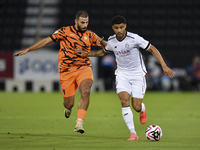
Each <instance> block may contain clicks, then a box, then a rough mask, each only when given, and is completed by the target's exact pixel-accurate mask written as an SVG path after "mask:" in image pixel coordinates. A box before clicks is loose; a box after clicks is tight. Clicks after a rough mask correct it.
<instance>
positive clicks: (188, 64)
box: [0, 0, 200, 92]
mask: <svg viewBox="0 0 200 150" xmlns="http://www.w3.org/2000/svg"><path fill="white" fill-rule="evenodd" d="M199 8H200V1H199V0H1V1H0V25H1V27H0V37H1V40H0V90H1V91H20V92H23V91H35V92H39V91H45V92H51V91H59V90H60V85H59V76H58V73H57V56H58V50H59V43H58V42H57V43H52V44H50V45H49V46H47V47H45V48H43V49H41V50H38V51H35V52H31V53H28V54H27V55H24V56H22V57H18V58H13V54H14V53H15V52H16V51H19V50H22V49H24V48H26V47H28V46H30V45H32V44H33V43H34V42H36V41H37V40H40V39H41V38H45V37H47V36H49V35H50V34H52V33H53V32H54V31H56V30H57V29H58V28H60V27H62V26H68V25H73V24H74V18H75V14H76V12H77V11H78V10H85V11H87V12H88V13H89V16H90V24H89V27H88V28H89V29H90V30H92V31H94V32H95V33H97V34H98V35H99V36H100V37H102V36H104V38H105V39H106V40H107V38H108V37H109V36H110V35H112V34H113V31H112V29H111V19H112V17H113V16H115V15H118V14H120V15H123V16H124V17H125V18H126V19H127V30H128V31H131V32H134V33H137V34H139V35H140V36H142V37H144V38H145V39H147V40H149V41H150V42H151V43H152V44H153V45H154V46H155V47H156V48H157V49H158V50H159V51H160V52H161V54H162V55H163V57H164V59H165V61H166V62H167V64H168V66H169V67H171V68H172V69H173V71H174V72H175V78H174V79H169V78H168V77H166V76H165V75H164V74H163V73H162V70H161V68H160V65H159V64H158V62H157V61H156V60H155V59H154V58H153V57H152V56H151V55H150V53H148V52H144V51H142V50H141V52H142V53H143V56H144V60H145V63H146V66H147V69H148V74H147V76H146V77H147V84H148V89H147V90H162V91H191V90H195V91H200V58H199V56H200V50H199V48H200V42H199V39H200V28H199V26H200V19H199V18H200V9H199ZM92 49H93V50H96V49H97V48H95V47H93V48H92ZM91 61H92V64H93V73H94V79H95V81H94V85H93V87H92V91H107V90H110V91H112V90H115V88H114V75H113V72H114V69H115V67H116V66H115V63H114V61H113V55H112V54H111V55H108V56H106V57H102V58H91Z"/></svg>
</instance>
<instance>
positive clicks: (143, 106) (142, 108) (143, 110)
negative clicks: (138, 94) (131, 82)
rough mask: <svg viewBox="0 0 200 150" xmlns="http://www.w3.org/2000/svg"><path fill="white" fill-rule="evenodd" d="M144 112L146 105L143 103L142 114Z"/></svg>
mask: <svg viewBox="0 0 200 150" xmlns="http://www.w3.org/2000/svg"><path fill="white" fill-rule="evenodd" d="M144 111H145V105H144V103H142V108H141V111H140V112H144Z"/></svg>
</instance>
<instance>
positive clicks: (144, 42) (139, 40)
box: [136, 35, 150, 50]
mask: <svg viewBox="0 0 200 150" xmlns="http://www.w3.org/2000/svg"><path fill="white" fill-rule="evenodd" d="M136 40H137V44H138V47H140V48H142V49H144V50H148V49H149V46H150V42H149V41H147V40H145V39H144V38H142V37H141V36H139V35H137V36H136Z"/></svg>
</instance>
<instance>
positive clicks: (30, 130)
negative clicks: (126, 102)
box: [0, 91, 200, 150]
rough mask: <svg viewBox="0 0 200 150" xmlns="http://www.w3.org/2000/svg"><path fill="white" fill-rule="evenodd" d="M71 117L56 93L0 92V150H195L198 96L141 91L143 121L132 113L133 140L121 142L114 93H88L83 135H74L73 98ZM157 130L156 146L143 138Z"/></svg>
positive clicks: (199, 138)
mask: <svg viewBox="0 0 200 150" xmlns="http://www.w3.org/2000/svg"><path fill="white" fill-rule="evenodd" d="M75 98H76V100H75V106H74V108H73V111H72V114H71V117H70V118H69V119H66V118H65V117H64V107H63V104H62V103H63V98H62V93H60V92H58V93H5V92H0V150H9V149H16V150H17V149H24V150H29V149H30V150H31V149H37V150H38V149H41V150H60V149H65V150H96V149H99V150H134V149H135V150H136V149H137V150H155V149H158V150H199V149H200V109H199V107H200V93H198V92H175V93H173V92H149V91H147V92H146V95H145V97H144V103H145V105H146V110H147V116H148V119H147V122H146V124H145V125H142V124H140V121H139V114H138V113H136V112H135V111H133V114H134V123H135V127H136V131H137V134H138V136H139V141H127V139H128V138H129V136H130V133H129V130H128V128H127V127H126V124H125V123H124V120H123V118H122V115H121V106H120V100H119V99H118V97H117V94H116V93H115V92H105V93H91V97H90V105H89V108H88V112H87V116H86V118H85V120H84V129H85V133H84V134H80V133H75V132H74V131H73V128H74V126H75V124H76V115H77V104H78V101H79V98H80V93H77V94H76V97H75ZM151 124H157V125H159V126H160V127H161V128H162V130H163V137H162V138H161V140H160V141H159V142H150V141H148V140H147V139H146V137H145V133H144V132H145V130H146V128H147V126H148V125H151Z"/></svg>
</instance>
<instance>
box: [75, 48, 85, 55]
mask: <svg viewBox="0 0 200 150" xmlns="http://www.w3.org/2000/svg"><path fill="white" fill-rule="evenodd" d="M74 52H75V54H76V55H78V56H81V57H87V56H86V53H85V52H84V51H83V50H82V48H77V49H75V50H74Z"/></svg>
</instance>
